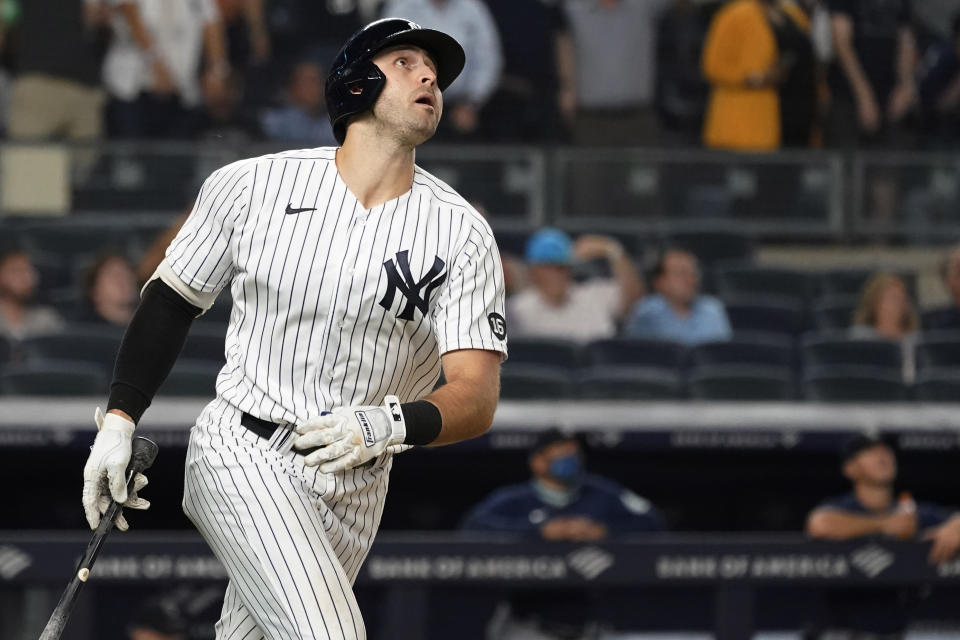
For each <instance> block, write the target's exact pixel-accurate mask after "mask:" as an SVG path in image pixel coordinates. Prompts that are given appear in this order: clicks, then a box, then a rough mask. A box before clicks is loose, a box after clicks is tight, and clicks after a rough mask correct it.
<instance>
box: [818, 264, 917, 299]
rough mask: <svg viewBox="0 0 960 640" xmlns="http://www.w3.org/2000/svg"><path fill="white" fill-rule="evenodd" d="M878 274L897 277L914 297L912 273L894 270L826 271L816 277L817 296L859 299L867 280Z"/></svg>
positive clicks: (914, 288)
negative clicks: (888, 274)
mask: <svg viewBox="0 0 960 640" xmlns="http://www.w3.org/2000/svg"><path fill="white" fill-rule="evenodd" d="M880 272H883V273H894V274H896V275H897V276H899V277H900V278H901V279H902V280H903V281H904V283H905V284H906V285H907V291H908V292H909V293H910V295H911V297H915V296H914V294H915V292H916V276H915V275H914V274H913V273H905V272H901V271H897V270H895V269H894V270H887V269H875V268H871V269H853V268H851V269H828V270H826V271H823V272H821V273H820V274H819V275H818V276H817V289H818V290H819V295H821V296H824V297H833V296H840V297H844V296H850V297H855V298H859V297H860V294H861V293H862V292H863V287H864V285H865V284H867V280H869V279H870V278H871V276H873V275H874V274H876V273H880Z"/></svg>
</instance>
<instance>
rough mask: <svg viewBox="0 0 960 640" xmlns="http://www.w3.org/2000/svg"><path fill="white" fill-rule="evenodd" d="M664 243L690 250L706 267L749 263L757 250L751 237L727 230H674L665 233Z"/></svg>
mask: <svg viewBox="0 0 960 640" xmlns="http://www.w3.org/2000/svg"><path fill="white" fill-rule="evenodd" d="M664 244H666V245H667V246H670V247H677V248H680V249H685V250H687V251H689V252H690V253H692V254H693V255H695V256H696V257H697V260H698V261H699V262H700V264H701V265H702V266H703V267H706V268H710V267H712V266H714V265H718V264H719V263H721V262H722V263H726V264H727V265H733V264H735V263H749V262H752V261H753V255H754V252H755V248H754V245H753V241H752V240H751V239H750V238H749V237H747V236H746V235H744V234H742V233H738V232H736V231H725V230H712V231H711V230H706V231H679V230H678V231H672V232H668V233H667V234H665V235H664Z"/></svg>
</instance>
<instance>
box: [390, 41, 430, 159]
mask: <svg viewBox="0 0 960 640" xmlns="http://www.w3.org/2000/svg"><path fill="white" fill-rule="evenodd" d="M373 63H374V64H375V65H377V67H379V68H380V70H381V71H383V75H384V76H386V78H387V82H386V84H385V85H384V87H383V91H382V92H381V93H380V97H379V98H378V99H377V102H376V104H375V105H374V107H373V115H374V117H375V118H376V119H377V120H378V121H379V122H380V123H381V124H382V125H383V126H385V127H386V128H387V131H388V132H389V133H390V134H392V135H394V136H399V138H400V139H401V140H403V141H404V142H406V143H408V144H410V145H411V146H416V145H418V144H421V143H423V142H425V141H427V140H429V139H430V137H431V136H432V135H433V134H434V132H435V131H436V130H437V125H438V124H440V116H441V115H442V113H443V96H442V95H440V88H439V87H437V65H436V63H434V61H433V59H432V58H431V57H430V55H429V54H428V53H427V52H426V51H424V50H423V49H420V48H419V47H413V46H406V45H404V46H400V47H394V48H391V49H386V50H385V51H381V52H380V53H379V54H377V56H376V57H375V58H374V59H373Z"/></svg>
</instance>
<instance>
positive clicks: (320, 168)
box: [167, 148, 506, 640]
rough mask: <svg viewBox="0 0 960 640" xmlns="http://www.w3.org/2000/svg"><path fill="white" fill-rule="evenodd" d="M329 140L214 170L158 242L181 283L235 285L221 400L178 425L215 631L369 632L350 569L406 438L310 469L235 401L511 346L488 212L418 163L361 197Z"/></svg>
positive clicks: (294, 395) (290, 397) (364, 398)
mask: <svg viewBox="0 0 960 640" xmlns="http://www.w3.org/2000/svg"><path fill="white" fill-rule="evenodd" d="M334 155H335V149H332V148H320V149H310V150H300V151H290V152H285V153H280V154H275V155H268V156H263V157H260V158H253V159H248V160H242V161H240V162H236V163H233V164H231V165H228V166H226V167H223V168H222V169H219V170H218V171H216V172H214V173H213V174H212V175H211V176H210V177H209V178H208V179H207V181H206V182H205V183H204V185H203V188H202V189H201V192H200V196H199V198H198V200H197V203H196V205H195V207H194V210H193V212H192V213H191V215H190V216H189V218H188V220H187V222H186V223H185V224H184V227H183V229H182V230H181V231H180V233H179V234H178V235H177V237H176V238H175V239H174V241H173V242H172V243H171V245H170V247H169V249H168V250H167V262H168V263H169V264H170V265H171V267H172V268H173V269H174V272H175V273H177V274H178V275H179V276H180V277H181V278H182V279H183V281H184V282H185V283H187V284H188V285H190V286H191V287H193V288H194V289H198V290H201V291H207V292H210V291H219V290H220V289H222V288H224V287H225V286H227V285H228V284H229V286H230V291H231V294H232V296H233V300H234V308H233V311H232V313H231V316H230V324H229V328H228V331H227V339H226V345H225V351H226V365H225V366H224V368H223V370H222V371H221V372H220V375H219V377H218V379H217V398H216V399H215V400H214V401H213V402H211V403H210V404H209V405H208V406H207V407H206V409H205V410H204V411H203V413H202V414H201V415H200V417H199V418H198V420H197V423H196V425H195V426H194V428H193V430H192V432H191V438H190V447H189V450H188V453H187V467H186V482H185V487H186V488H185V493H184V502H183V507H184V512H185V513H186V514H187V515H188V516H189V517H190V519H191V520H192V521H193V522H194V524H195V525H196V527H197V529H199V531H200V532H201V533H202V534H203V536H204V538H205V539H206V540H207V541H208V543H209V544H210V547H211V549H212V550H213V552H214V553H215V554H216V555H217V557H218V558H219V559H220V560H221V562H223V564H224V566H225V567H226V568H227V571H228V575H229V577H230V582H229V586H228V588H227V592H226V595H225V598H224V605H223V612H222V615H221V619H220V621H219V622H218V623H217V628H216V633H217V638H218V639H220V640H225V639H230V640H233V639H243V640H259V639H261V638H267V639H271V640H273V639H288V638H304V639H306V638H316V639H323V640H328V639H329V640H338V639H343V640H358V639H362V638H365V637H366V635H365V632H364V627H363V621H362V619H361V617H360V612H359V610H358V608H357V604H356V600H355V599H354V597H353V593H352V584H353V581H354V580H355V579H356V577H357V574H358V573H359V571H360V567H361V565H362V563H363V560H364V558H365V557H366V555H367V552H368V551H369V549H370V545H371V544H372V543H373V538H374V535H375V534H376V531H377V528H378V526H379V524H380V517H381V514H382V512H383V505H384V501H385V498H386V493H387V479H388V475H389V469H390V466H391V464H392V455H393V454H394V453H396V452H398V451H401V450H403V449H404V448H405V447H402V446H398V447H393V448H392V449H393V450H392V451H390V452H387V453H385V454H384V455H383V456H381V457H380V458H378V459H376V460H375V461H374V462H373V463H372V464H370V465H365V466H363V467H360V468H356V469H351V470H348V471H346V472H343V473H338V474H321V473H320V472H319V471H318V470H317V469H316V468H315V467H314V468H307V467H305V466H304V465H303V463H302V459H303V458H302V456H300V455H299V454H297V453H296V452H295V451H292V450H291V447H292V438H291V437H290V431H289V430H287V429H278V430H277V431H276V433H274V435H273V437H272V438H271V439H270V440H269V441H266V440H263V439H260V438H258V437H257V436H256V435H254V434H253V433H251V432H250V431H248V430H247V429H245V428H244V427H242V426H241V425H240V417H241V414H242V413H243V412H246V413H250V414H252V415H254V416H256V417H259V418H262V419H265V420H269V421H271V422H289V423H297V422H300V421H304V420H306V419H308V418H311V417H314V416H317V415H319V414H320V412H321V411H323V410H329V409H333V408H336V407H340V406H347V405H357V404H380V403H382V401H383V397H384V395H387V394H394V395H397V396H398V397H399V398H400V399H401V401H411V400H415V399H418V398H421V397H423V396H424V395H426V394H427V393H429V391H430V390H431V389H432V388H433V386H434V385H435V384H436V381H437V379H438V377H439V374H440V355H441V354H442V353H444V352H446V351H451V350H456V349H487V350H494V351H500V352H502V353H503V354H504V355H505V354H506V342H505V338H504V337H503V336H502V332H498V331H496V330H495V329H494V326H495V325H494V323H493V320H490V319H489V318H490V317H492V316H493V315H494V314H495V315H499V316H500V317H501V318H502V317H503V315H504V300H503V270H502V266H501V264H500V257H499V253H498V251H497V247H496V243H495V241H494V238H493V235H492V233H491V232H490V228H489V227H488V225H487V224H486V222H485V221H484V220H483V219H482V218H481V217H480V216H479V214H477V212H476V211H475V210H474V209H473V208H472V207H470V206H469V205H468V204H467V203H466V201H464V200H463V198H461V197H460V196H459V195H457V194H456V192H454V191H453V190H452V189H451V188H450V187H449V186H447V185H445V184H444V183H442V182H440V181H439V180H437V179H436V178H434V177H433V176H431V175H430V174H428V173H426V172H425V171H422V170H421V169H419V168H417V169H416V172H415V174H414V181H413V186H412V188H411V190H410V191H408V192H407V193H405V194H403V195H402V196H400V197H399V198H396V199H394V200H391V201H389V202H385V203H383V204H382V205H378V206H377V207H374V208H372V209H370V210H364V209H363V207H362V206H361V205H360V204H359V202H358V201H357V200H356V198H355V197H354V196H353V195H352V194H351V193H350V191H349V189H348V188H347V187H346V185H345V184H344V183H343V181H342V180H341V178H340V175H339V173H338V172H337V169H336V165H335V163H334ZM288 206H289V207H291V208H293V209H301V210H302V211H300V212H299V213H294V214H287V213H286V212H285V209H286V208H287V207H288ZM307 209H315V210H314V211H309V210H307ZM390 269H392V271H388V270H390ZM497 333H500V334H501V335H500V337H498V335H497Z"/></svg>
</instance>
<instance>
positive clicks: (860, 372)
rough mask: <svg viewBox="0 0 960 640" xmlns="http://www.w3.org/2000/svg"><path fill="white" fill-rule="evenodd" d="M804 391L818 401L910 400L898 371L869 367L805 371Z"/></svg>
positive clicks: (830, 367)
mask: <svg viewBox="0 0 960 640" xmlns="http://www.w3.org/2000/svg"><path fill="white" fill-rule="evenodd" d="M803 394H804V397H806V398H807V399H809V400H816V401H819V402H902V401H905V400H909V393H908V389H907V386H906V385H905V384H904V383H903V378H902V377H901V376H900V375H899V373H897V374H894V373H891V372H889V370H885V369H883V368H880V369H877V368H872V367H868V366H824V367H814V368H812V369H809V370H807V372H806V373H805V375H804V381H803Z"/></svg>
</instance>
